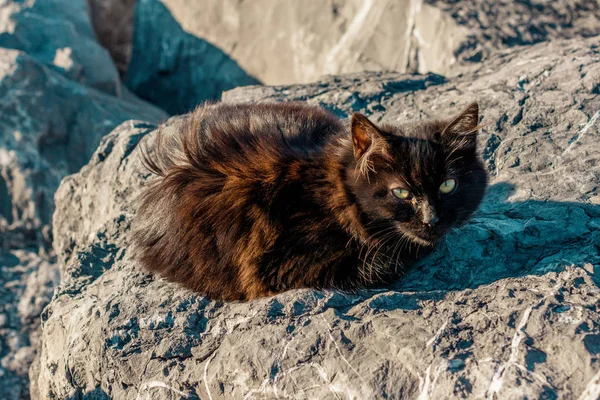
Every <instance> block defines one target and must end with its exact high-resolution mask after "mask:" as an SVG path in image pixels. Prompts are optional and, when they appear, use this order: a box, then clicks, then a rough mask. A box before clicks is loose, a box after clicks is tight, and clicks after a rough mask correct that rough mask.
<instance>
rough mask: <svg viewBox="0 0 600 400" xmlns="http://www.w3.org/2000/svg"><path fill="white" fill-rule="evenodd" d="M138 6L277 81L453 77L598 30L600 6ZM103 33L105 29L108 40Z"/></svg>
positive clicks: (177, 0) (119, 47)
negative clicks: (374, 74) (503, 54)
mask: <svg viewBox="0 0 600 400" xmlns="http://www.w3.org/2000/svg"><path fill="white" fill-rule="evenodd" d="M92 3H98V1H97V0H94V1H92ZM103 4H105V5H104V6H103V7H104V9H105V10H113V11H108V12H105V13H98V14H97V17H98V19H99V20H100V21H102V20H105V21H106V22H105V23H104V24H99V25H100V26H102V25H103V26H115V25H117V26H119V27H121V26H128V25H127V24H126V23H125V24H124V18H125V17H127V16H128V17H129V18H130V19H132V18H133V17H132V16H133V10H132V8H131V7H132V6H131V7H129V8H125V9H124V7H123V4H127V5H132V4H133V3H132V2H129V1H127V2H125V3H123V2H115V1H108V2H103ZM165 7H166V8H165ZM167 9H168V11H167ZM118 10H123V12H120V11H118ZM138 12H142V13H145V14H146V15H147V13H149V12H150V13H159V14H165V13H168V14H169V16H171V15H172V17H171V19H173V22H175V21H176V24H179V25H181V28H183V30H185V31H186V32H188V33H190V34H191V35H193V36H194V37H196V38H198V39H202V40H203V41H204V40H206V41H208V42H210V43H211V44H212V45H214V46H217V47H218V48H220V49H221V50H223V51H224V52H225V53H227V54H228V55H229V56H231V58H233V60H235V61H236V62H237V63H238V64H239V65H240V66H241V68H243V69H244V70H245V71H247V72H248V73H249V74H250V75H252V76H254V77H256V78H257V79H259V80H260V81H262V82H264V83H266V84H269V85H280V84H292V83H306V82H314V81H315V80H317V79H318V78H320V77H321V76H322V75H323V74H340V73H350V72H360V71H364V70H369V71H373V70H377V71H380V70H393V71H400V72H420V73H426V72H436V73H440V74H444V75H450V74H455V73H456V72H457V71H461V70H462V68H461V67H462V66H464V65H471V64H472V63H477V62H479V61H481V60H484V59H487V58H488V57H489V56H490V54H492V53H493V51H495V50H497V49H503V48H506V47H512V46H516V45H526V44H533V43H538V42H541V41H544V40H549V39H554V38H574V37H582V36H583V37H588V36H594V35H598V34H600V4H599V3H598V2H597V1H589V0H562V1H546V0H531V1H519V2H513V1H509V0H502V1H495V0H476V1H456V0H425V1H423V0H404V1H397V0H376V1H374V0H348V1H339V0H326V1H323V0H303V1H294V0H280V1H277V2H273V1H271V0H255V1H252V2H244V1H237V0H225V1H218V2H215V1H211V0H197V1H194V2H189V1H186V0H160V1H159V0H152V1H144V2H140V3H139V4H138ZM131 25H133V23H131ZM165 26H166V25H165ZM165 26H163V25H161V24H159V23H157V20H156V19H152V18H150V19H148V18H141V19H140V18H137V19H136V22H135V29H137V30H139V31H140V32H143V34H144V35H147V34H148V33H151V32H153V34H154V35H170V34H172V32H171V31H169V30H166V29H165ZM104 31H105V28H104V29H102V28H100V29H99V35H100V37H101V38H102V37H105V36H106V35H105V34H104V33H103V32H104ZM113 32H114V31H113ZM114 35H115V36H113V37H112V38H111V39H110V40H109V41H112V42H113V43H111V44H108V48H109V49H111V52H112V53H113V54H114V55H115V57H116V58H117V59H118V60H119V61H120V60H123V59H124V58H126V57H124V54H123V53H124V50H126V49H130V48H131V46H127V45H126V44H125V43H126V41H124V40H122V39H126V38H127V37H128V35H129V34H128V33H127V30H126V29H123V30H122V29H119V30H118V31H117V33H116V34H114ZM151 37H152V36H150V37H149V38H151ZM113 39H114V40H113ZM164 40H165V41H167V40H169V39H164ZM148 42H149V40H148V39H146V40H144V44H147V43H148ZM137 43H138V42H136V44H135V45H134V46H133V47H134V49H133V51H134V53H135V52H136V50H135V46H138V44H137ZM139 48H140V49H141V50H142V52H141V53H140V52H139V51H138V52H137V53H135V54H133V62H136V58H138V57H141V58H142V59H145V60H146V61H144V62H145V63H146V65H150V66H151V65H152V63H153V62H154V63H156V62H157V60H159V59H160V57H158V56H157V55H156V53H154V52H153V53H151V55H150V58H152V59H153V61H150V60H149V59H148V56H149V54H148V52H147V51H145V48H144V47H143V46H142V47H139ZM195 51H196V50H195V47H194V46H183V48H178V49H177V52H178V53H179V54H182V55H184V54H191V56H192V57H195V56H194V55H193V54H194V53H195ZM129 54H131V53H129ZM159 54H163V51H160V52H159Z"/></svg>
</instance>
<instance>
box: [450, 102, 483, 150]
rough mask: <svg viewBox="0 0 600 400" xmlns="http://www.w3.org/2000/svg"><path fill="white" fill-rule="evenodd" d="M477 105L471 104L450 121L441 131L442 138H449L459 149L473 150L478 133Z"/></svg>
mask: <svg viewBox="0 0 600 400" xmlns="http://www.w3.org/2000/svg"><path fill="white" fill-rule="evenodd" d="M478 123H479V105H477V103H471V104H469V105H468V106H467V108H465V109H464V110H463V111H462V112H461V113H460V114H458V115H457V116H456V117H454V119H452V120H451V121H450V123H449V124H448V125H446V127H445V128H444V130H443V131H442V137H445V138H450V139H451V140H452V142H453V143H455V144H460V146H461V147H466V148H472V149H473V150H475V146H476V144H477V131H479V125H478Z"/></svg>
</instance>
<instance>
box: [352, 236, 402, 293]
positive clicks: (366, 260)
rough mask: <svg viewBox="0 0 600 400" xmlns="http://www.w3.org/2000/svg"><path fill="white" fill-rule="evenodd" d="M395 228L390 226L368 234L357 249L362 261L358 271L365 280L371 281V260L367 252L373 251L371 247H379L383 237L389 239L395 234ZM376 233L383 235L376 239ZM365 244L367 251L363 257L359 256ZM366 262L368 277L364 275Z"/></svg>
mask: <svg viewBox="0 0 600 400" xmlns="http://www.w3.org/2000/svg"><path fill="white" fill-rule="evenodd" d="M395 232H396V230H395V228H394V227H393V226H391V227H387V228H385V229H382V230H379V231H377V232H374V233H373V234H372V235H370V236H369V237H368V238H367V240H365V242H364V243H363V245H362V246H361V248H360V250H359V255H358V257H359V259H361V258H362V260H363V263H362V267H361V269H360V273H361V277H362V278H363V280H364V281H365V282H372V268H373V266H372V264H373V263H372V262H369V261H368V260H370V259H369V254H370V253H371V252H372V251H373V249H375V248H377V249H379V247H380V246H381V245H382V241H383V240H384V239H385V240H386V241H387V240H388V239H389V237H390V236H391V235H393V234H395ZM377 235H383V236H382V237H381V238H380V239H377ZM372 240H373V242H372V243H371V241H372ZM383 244H385V242H383ZM365 245H369V246H368V248H367V253H366V254H365V256H364V257H361V255H362V251H363V249H364V247H365ZM367 262H368V263H369V279H367V277H366V275H365V274H366V270H367V268H366V264H367Z"/></svg>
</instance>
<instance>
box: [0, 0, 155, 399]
mask: <svg viewBox="0 0 600 400" xmlns="http://www.w3.org/2000/svg"><path fill="white" fill-rule="evenodd" d="M0 98H1V99H2V102H1V103H0V109H1V112H0V270H1V272H2V274H1V276H0V398H2V399H21V398H23V399H27V398H29V382H28V381H29V379H28V371H29V368H30V364H31V362H32V360H34V358H35V357H36V354H37V348H38V347H39V344H38V338H39V333H40V331H39V325H40V317H39V316H40V313H41V311H42V310H43V308H44V307H45V306H46V305H47V303H48V301H49V300H50V298H51V297H52V294H53V291H54V287H55V286H56V285H57V284H58V282H59V270H58V265H57V263H56V256H55V255H54V253H53V251H52V237H51V229H50V226H49V223H50V219H51V216H52V213H53V211H54V202H53V197H54V192H55V190H56V188H57V187H58V185H59V183H60V180H61V179H62V178H63V177H64V176H65V175H67V174H69V173H74V172H76V171H78V170H79V168H81V166H83V165H84V164H86V163H87V162H88V161H89V158H90V156H91V155H92V153H93V152H94V150H95V149H96V148H97V146H98V143H99V142H100V138H101V137H102V136H104V135H105V134H107V133H109V132H110V131H111V130H113V128H114V127H115V126H117V125H118V124H120V123H122V122H123V121H125V120H128V119H131V118H143V119H146V120H148V121H156V122H158V121H160V120H162V119H163V118H165V117H166V114H165V113H164V112H163V111H161V110H159V109H158V108H156V107H154V106H152V105H150V104H148V103H145V102H143V101H141V100H139V99H137V98H136V97H135V96H133V95H132V94H131V93H130V92H128V91H127V90H125V89H123V87H122V85H121V83H120V81H119V77H118V74H117V71H116V69H115V66H114V64H113V63H112V60H111V58H110V55H109V54H108V52H107V51H106V50H105V49H103V48H102V47H101V46H100V45H99V44H98V43H97V42H96V40H95V37H94V32H93V30H92V28H91V25H90V22H89V17H88V11H87V5H86V3H85V2H84V1H83V0H78V1H72V0H69V1H66V0H64V1H61V0H53V1H50V0H30V1H25V2H24V1H3V2H0Z"/></svg>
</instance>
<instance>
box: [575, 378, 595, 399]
mask: <svg viewBox="0 0 600 400" xmlns="http://www.w3.org/2000/svg"><path fill="white" fill-rule="evenodd" d="M597 399H600V371H598V373H597V374H596V375H594V377H593V378H592V380H591V381H590V383H588V385H587V386H586V388H585V390H584V391H583V393H581V396H579V399H578V400H597Z"/></svg>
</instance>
